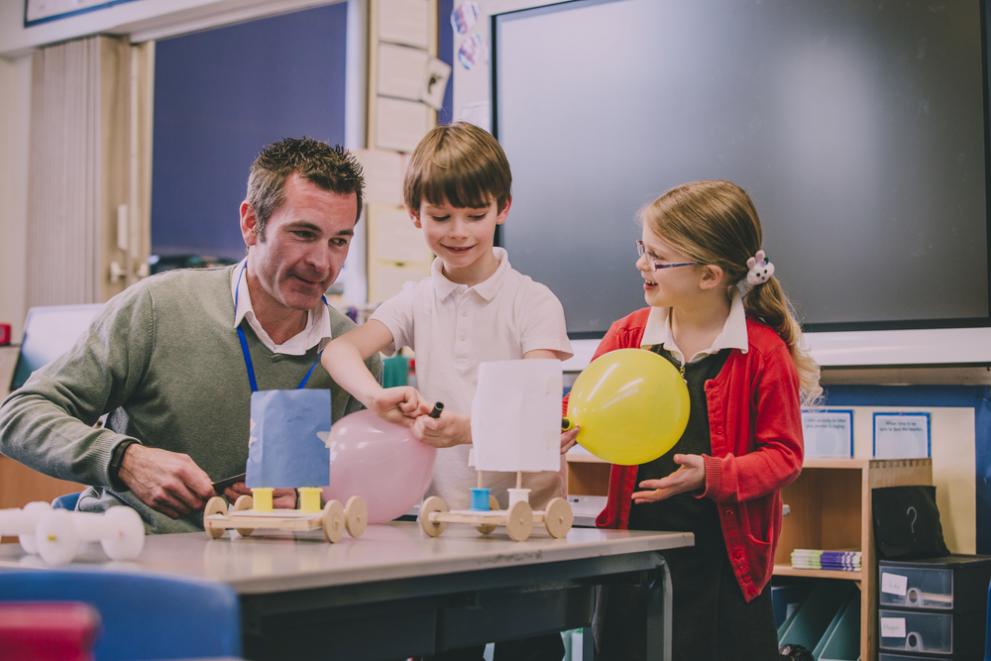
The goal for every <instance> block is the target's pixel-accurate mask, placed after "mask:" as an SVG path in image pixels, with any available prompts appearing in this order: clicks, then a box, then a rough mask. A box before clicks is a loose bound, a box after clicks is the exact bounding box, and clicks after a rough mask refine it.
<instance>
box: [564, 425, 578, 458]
mask: <svg viewBox="0 0 991 661" xmlns="http://www.w3.org/2000/svg"><path fill="white" fill-rule="evenodd" d="M578 429H579V428H578V427H572V428H571V429H569V430H568V431H563V432H561V454H564V453H565V452H567V451H568V450H570V449H571V448H573V447H575V445H576V444H577V443H578Z"/></svg>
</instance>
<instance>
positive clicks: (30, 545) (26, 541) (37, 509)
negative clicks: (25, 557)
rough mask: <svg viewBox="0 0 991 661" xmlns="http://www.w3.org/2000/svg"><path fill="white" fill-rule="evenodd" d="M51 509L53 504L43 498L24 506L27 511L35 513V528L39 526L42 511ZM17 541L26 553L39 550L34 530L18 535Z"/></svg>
mask: <svg viewBox="0 0 991 661" xmlns="http://www.w3.org/2000/svg"><path fill="white" fill-rule="evenodd" d="M50 509H52V506H51V505H49V504H48V503H46V502H44V501H41V500H36V501H34V502H32V503H28V504H27V505H25V506H24V512H25V513H28V512H32V513H33V514H32V516H33V517H34V527H35V528H37V527H38V520H39V519H40V518H41V515H42V513H44V512H47V511H48V510H50ZM17 541H19V542H20V543H21V548H22V549H24V552H25V553H37V552H38V545H37V544H35V543H34V530H31V532H29V533H24V534H22V535H20V536H18V538H17Z"/></svg>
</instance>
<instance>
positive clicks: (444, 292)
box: [430, 248, 510, 301]
mask: <svg viewBox="0 0 991 661" xmlns="http://www.w3.org/2000/svg"><path fill="white" fill-rule="evenodd" d="M492 254H493V255H494V256H495V258H496V259H497V260H499V266H498V267H496V270H495V273H493V274H492V275H490V276H489V277H487V278H486V279H485V280H482V281H481V282H479V283H478V284H477V285H472V286H471V287H468V286H466V285H462V284H458V283H457V282H452V281H451V280H449V279H448V278H447V276H446V275H444V263H443V262H442V261H441V260H440V259H439V258H435V259H434V261H433V263H432V264H431V265H430V277H431V279H432V280H433V284H434V291H436V292H437V295H438V296H439V297H440V299H441V300H444V299H445V298H447V297H448V296H450V295H451V294H453V293H454V292H458V291H474V292H475V293H476V294H478V295H479V296H481V297H482V298H483V299H485V300H486V301H491V300H492V299H493V298H495V295H496V294H497V293H498V292H499V286H500V285H501V283H502V278H503V276H504V275H505V274H506V272H507V271H509V269H510V266H509V254H508V253H507V252H506V250H505V249H504V248H492Z"/></svg>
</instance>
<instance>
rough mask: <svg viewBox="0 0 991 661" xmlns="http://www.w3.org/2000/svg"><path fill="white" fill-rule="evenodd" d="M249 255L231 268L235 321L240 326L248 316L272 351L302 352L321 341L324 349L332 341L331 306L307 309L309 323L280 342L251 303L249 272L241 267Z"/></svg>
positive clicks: (301, 353)
mask: <svg viewBox="0 0 991 661" xmlns="http://www.w3.org/2000/svg"><path fill="white" fill-rule="evenodd" d="M247 261H248V258H247V257H245V258H244V259H242V260H241V261H240V263H238V265H237V266H235V267H234V270H233V271H232V272H231V298H233V299H234V300H235V301H236V302H237V308H236V309H235V310H234V325H233V326H232V328H237V327H238V326H240V325H241V321H243V320H245V319H247V321H248V325H249V326H251V330H253V331H254V332H255V335H256V336H257V337H258V340H259V341H260V342H261V343H262V344H263V345H265V347H266V348H267V349H268V350H269V351H271V352H272V353H281V354H285V355H287V356H302V355H303V354H305V353H306V352H307V351H309V350H310V349H312V348H313V347H315V346H317V345H319V348H320V349H323V347H324V345H325V344H327V343H328V342H330V340H331V333H330V310H328V309H327V306H326V305H323V304H322V303H321V305H320V307H319V309H318V310H317V311H316V313H315V314H314V311H313V310H309V311H307V313H306V326H305V327H304V328H303V330H301V331H300V332H298V333H296V334H295V335H293V336H292V337H290V338H289V339H288V340H286V341H285V342H283V343H282V344H276V343H275V342H274V341H273V340H272V337H271V336H270V335H269V334H268V333H267V332H266V331H265V329H264V328H262V325H261V322H259V321H258V318H257V317H256V316H255V310H254V308H253V307H252V306H251V293H250V292H249V291H248V276H247V273H245V275H243V276H241V270H242V269H243V268H244V265H245V264H246V263H247Z"/></svg>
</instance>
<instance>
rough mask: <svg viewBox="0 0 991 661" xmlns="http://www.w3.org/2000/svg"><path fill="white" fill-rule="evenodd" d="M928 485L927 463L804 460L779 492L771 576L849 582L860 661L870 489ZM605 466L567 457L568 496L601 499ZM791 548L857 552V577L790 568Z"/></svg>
mask: <svg viewBox="0 0 991 661" xmlns="http://www.w3.org/2000/svg"><path fill="white" fill-rule="evenodd" d="M907 484H932V460H931V459H863V458H854V459H806V460H805V465H804V466H803V467H802V474H801V475H799V476H798V479H796V480H795V482H793V483H792V484H790V485H788V486H787V487H785V488H784V489H783V490H782V494H781V495H782V499H783V500H784V503H785V504H786V505H788V507H789V514H788V516H786V517H785V518H784V523H783V525H782V529H781V538H780V540H779V541H778V548H777V551H776V552H775V557H774V561H775V565H774V575H775V576H790V577H800V578H809V579H813V578H814V579H830V580H840V581H854V582H856V584H857V587H858V588H859V589H860V658H861V659H864V660H867V659H875V658H877V558H876V556H875V554H874V527H873V523H872V517H871V489H873V488H876V487H893V486H901V485H907ZM608 486H609V464H607V463H604V462H603V461H601V460H600V459H597V458H595V457H589V456H586V455H578V456H575V457H570V456H569V457H568V493H569V495H600V496H601V495H605V494H606V491H607V490H608ZM796 548H808V549H853V550H859V551H860V552H861V566H862V568H863V569H862V570H861V571H859V572H845V571H831V570H823V569H795V568H793V567H792V566H791V552H792V550H793V549H796Z"/></svg>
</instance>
